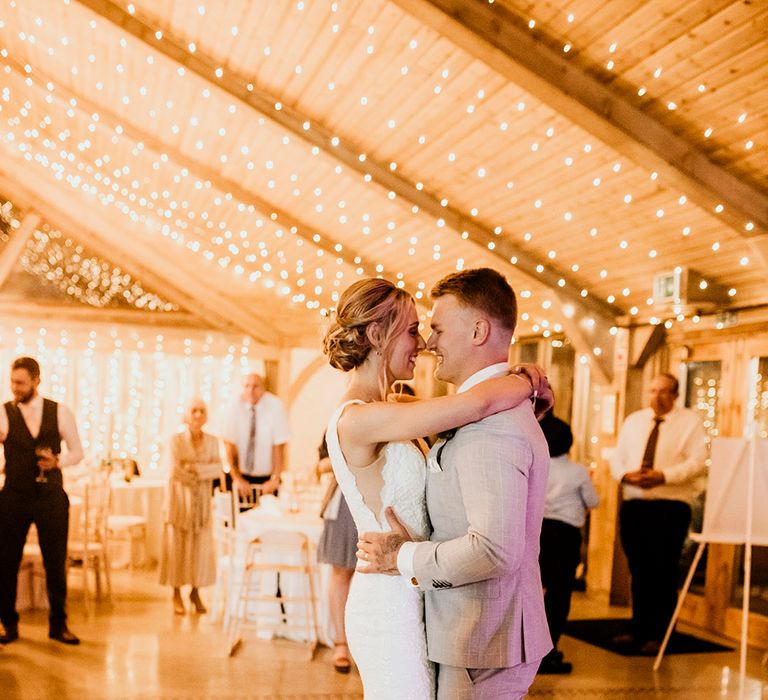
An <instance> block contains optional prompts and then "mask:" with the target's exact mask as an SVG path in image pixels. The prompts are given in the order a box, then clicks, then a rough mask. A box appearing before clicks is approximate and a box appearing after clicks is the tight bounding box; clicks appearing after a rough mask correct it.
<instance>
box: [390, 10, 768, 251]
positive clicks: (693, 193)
mask: <svg viewBox="0 0 768 700" xmlns="http://www.w3.org/2000/svg"><path fill="white" fill-rule="evenodd" d="M392 1H393V2H395V3H396V4H397V5H398V6H399V7H400V8H401V9H402V10H403V11H405V12H407V13H408V14H410V15H412V16H413V17H415V18H416V19H418V20H419V21H420V22H422V23H423V24H425V25H426V26H428V27H431V28H432V29H433V30H434V31H436V32H438V33H439V34H441V35H442V36H444V37H446V38H448V39H449V40H450V41H451V42H453V43H454V44H456V45H457V46H459V47H461V48H462V49H464V50H465V51H467V52H468V53H469V54H470V55H472V56H474V57H475V58H477V59H478V60H480V61H483V62H484V63H485V64H486V65H488V66H489V67H490V68H492V69H493V70H495V71H497V72H498V73H499V74H501V75H503V76H504V77H505V78H507V79H508V80H511V81H512V82H514V83H515V84H516V85H519V86H521V87H523V88H524V89H525V90H526V91H527V92H529V93H531V94H532V95H533V96H534V97H536V98H537V99H539V100H541V101H542V102H543V103H544V104H546V105H548V106H549V107H551V108H552V109H554V110H555V111H557V112H558V113H559V114H562V115H563V116H564V117H566V118H567V119H569V120H570V121H572V122H573V123H574V124H576V125H578V126H579V127H581V128H582V129H584V130H585V131H587V132H589V133H591V134H593V135H594V136H596V137H597V138H599V139H600V140H601V141H603V143H605V144H606V145H608V146H610V147H611V148H614V149H615V150H616V151H618V152H619V153H621V154H622V155H624V156H626V157H628V158H630V159H631V160H632V161H633V162H635V163H637V164H638V165H640V166H641V167H645V168H647V169H648V170H655V171H657V172H658V173H659V174H660V175H661V176H662V179H663V181H664V184H665V186H672V187H675V188H677V189H679V190H680V191H682V192H684V193H685V194H686V195H687V196H688V197H689V198H690V199H691V201H693V202H695V203H696V204H698V205H699V206H701V207H702V208H703V209H704V210H705V211H708V212H712V215H713V216H716V217H717V218H718V219H719V220H721V221H722V222H723V223H724V224H727V225H728V226H730V227H731V228H733V230H734V231H736V232H737V233H739V235H741V236H744V237H747V238H748V237H750V236H754V235H759V234H764V233H766V232H768V193H766V192H765V191H762V190H760V189H758V188H757V187H754V186H752V185H751V184H749V183H747V182H745V181H744V180H741V179H739V178H738V177H737V176H736V175H733V174H732V173H730V172H729V171H728V170H726V169H725V168H723V167H722V166H719V165H717V164H716V163H714V162H713V161H712V160H710V159H709V158H708V157H707V155H706V154H705V153H704V152H703V151H701V150H699V149H698V148H697V147H696V146H695V145H694V144H692V143H690V142H689V141H688V140H686V139H685V138H684V137H682V136H680V135H678V134H677V133H675V131H674V130H673V129H672V128H670V127H668V126H666V125H664V124H662V123H661V122H659V121H658V120H656V119H654V118H653V117H651V116H649V115H648V114H646V113H645V112H644V111H643V110H642V109H641V108H639V107H637V106H635V104H634V103H633V102H632V101H630V100H629V99H627V97H625V96H624V95H622V94H620V93H619V92H618V91H617V90H615V89H612V88H611V87H610V86H608V85H606V84H604V83H603V82H601V81H600V80H598V79H597V78H595V77H593V76H592V75H590V74H588V73H587V72H586V71H585V70H584V69H583V68H581V67H579V66H577V65H575V63H574V61H573V59H569V58H567V57H566V56H565V55H564V54H563V53H562V52H561V51H556V50H554V49H553V48H550V46H548V45H547V44H546V43H545V42H544V41H542V38H541V36H540V32H538V31H537V32H536V33H534V32H533V31H531V30H530V29H528V27H527V26H525V24H524V22H523V21H522V20H521V18H519V17H518V16H516V15H515V14H513V13H512V12H511V11H510V10H509V9H507V8H506V7H504V6H503V3H494V4H489V3H486V2H478V1H473V2H467V1H466V0H392ZM552 45H554V42H552ZM718 205H722V207H723V210H722V212H721V213H719V214H717V213H716V210H715V208H716V207H717V206H718ZM750 223H751V226H749V224H750Z"/></svg>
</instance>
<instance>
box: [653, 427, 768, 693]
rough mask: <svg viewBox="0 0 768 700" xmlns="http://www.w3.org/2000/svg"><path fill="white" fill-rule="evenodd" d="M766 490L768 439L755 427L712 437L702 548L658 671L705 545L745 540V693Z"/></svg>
mask: <svg viewBox="0 0 768 700" xmlns="http://www.w3.org/2000/svg"><path fill="white" fill-rule="evenodd" d="M766 492H768V440H758V439H757V434H756V431H755V430H754V429H753V430H752V436H751V437H750V438H749V439H746V438H715V439H714V440H713V441H712V459H711V465H710V467H709V479H708V484H707V498H706V501H705V503H704V524H703V527H702V529H701V532H700V533H692V534H691V539H692V540H694V542H698V544H699V546H698V547H697V548H696V554H695V555H694V557H693V562H692V563H691V568H690V569H689V570H688V575H687V576H686V578H685V583H684V584H683V588H682V590H681V591H680V595H679V597H678V599H677V606H676V607H675V612H674V613H673V615H672V619H671V620H670V621H669V626H668V627H667V633H666V634H665V635H664V640H663V641H662V643H661V647H660V648H659V653H658V654H657V656H656V661H655V662H654V664H653V670H654V671H658V670H659V666H660V665H661V660H662V658H663V656H664V652H665V650H666V648H667V644H668V643H669V638H670V637H671V636H672V630H673V629H674V628H675V623H676V622H677V619H678V617H679V616H680V611H681V610H682V607H683V601H684V600H685V596H686V595H687V594H688V589H689V588H690V586H691V581H692V580H693V574H694V572H695V571H696V567H697V566H698V564H699V561H700V560H701V556H702V554H704V548H705V547H706V546H707V544H709V543H711V542H713V543H717V544H741V545H744V596H743V598H744V601H743V604H742V609H741V647H740V652H741V654H740V661H739V692H740V693H742V692H743V689H744V679H745V677H746V664H747V631H748V629H749V591H750V579H751V573H752V546H753V545H758V546H761V547H764V546H768V509H765V508H758V509H757V510H756V509H755V494H756V493H761V494H764V493H766Z"/></svg>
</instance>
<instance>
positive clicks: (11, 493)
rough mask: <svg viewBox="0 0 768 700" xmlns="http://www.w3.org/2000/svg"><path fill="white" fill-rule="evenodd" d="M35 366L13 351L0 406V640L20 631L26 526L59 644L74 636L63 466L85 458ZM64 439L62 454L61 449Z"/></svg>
mask: <svg viewBox="0 0 768 700" xmlns="http://www.w3.org/2000/svg"><path fill="white" fill-rule="evenodd" d="M39 385H40V365H39V364H38V363H37V361H36V360H34V359H33V358H31V357H19V358H17V359H16V360H14V362H13V364H12V365H11V392H12V393H13V397H14V400H13V401H8V402H7V403H6V404H5V406H4V407H3V410H0V442H2V443H3V448H4V451H5V484H4V486H3V490H2V491H0V621H1V622H2V623H3V628H4V631H3V634H2V636H0V643H2V644H9V643H10V642H13V641H15V640H16V639H18V637H19V614H18V613H17V612H16V584H17V581H18V575H19V565H20V564H21V558H22V554H23V551H24V542H25V541H26V539H27V533H28V531H29V526H30V525H31V524H32V523H35V526H36V527H37V535H38V540H39V542H40V550H41V552H42V555H43V566H44V567H45V577H46V584H47V587H48V600H49V602H50V606H51V610H50V616H49V628H48V636H49V637H50V638H51V639H55V640H56V641H59V642H62V643H64V644H79V643H80V640H79V639H78V638H77V637H76V636H75V635H74V634H72V632H70V631H69V629H68V628H67V613H66V609H65V607H66V599H67V574H66V561H67V534H68V529H69V499H68V498H67V494H66V493H65V492H64V488H63V486H62V477H61V467H62V466H67V465H70V464H76V463H77V462H79V461H80V460H81V459H82V458H83V448H82V446H81V445H80V437H79V436H78V434H77V425H76V423H75V417H74V415H73V414H72V412H71V411H70V410H69V409H68V408H67V407H66V406H63V405H61V404H58V403H56V402H55V401H51V400H50V399H44V398H43V397H42V396H40V395H39V394H38V393H37V388H38V386H39ZM62 439H63V440H64V442H66V444H67V453H66V454H65V455H61V442H62Z"/></svg>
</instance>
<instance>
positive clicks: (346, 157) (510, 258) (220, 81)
mask: <svg viewBox="0 0 768 700" xmlns="http://www.w3.org/2000/svg"><path fill="white" fill-rule="evenodd" d="M78 2H79V3H80V4H81V5H83V6H84V7H87V8H88V9H90V10H91V11H93V12H94V13H96V14H97V15H98V16H100V17H102V18H103V19H105V20H107V21H109V22H111V23H112V24H114V25H115V26H117V27H119V28H120V29H122V30H123V31H124V32H126V33H127V34H129V35H131V36H133V37H135V38H136V39H138V40H140V41H142V42H144V43H145V44H147V45H148V46H151V47H152V48H154V49H155V50H156V51H158V52H159V53H161V54H163V55H164V56H166V57H167V58H169V59H171V60H172V61H175V62H176V63H178V64H180V65H182V66H184V68H185V69H186V70H189V71H191V72H193V73H195V74H196V75H198V76H199V77H201V78H203V79H204V80H206V81H208V82H209V83H210V84H211V85H212V86H215V87H216V88H218V89H220V90H222V91H224V92H226V93H227V94H229V95H230V96H232V97H234V98H235V99H237V100H239V101H240V102H242V103H243V104H246V105H248V106H249V107H251V108H252V109H254V110H256V111H257V112H259V113H261V114H263V115H264V116H266V117H268V118H269V119H270V120H272V121H273V122H275V123H276V124H279V125H280V126H282V127H283V128H285V129H287V130H288V131H289V132H290V133H292V134H294V135H295V136H298V137H300V138H302V139H303V140H305V141H306V142H308V143H311V144H312V145H314V146H317V147H318V148H320V149H321V150H323V151H324V152H326V153H327V154H328V155H330V156H331V157H332V158H334V159H335V160H337V161H340V162H342V163H344V164H345V165H346V166H347V167H349V168H350V169H352V170H354V171H356V172H359V173H361V174H362V175H364V176H369V177H370V179H371V180H372V181H374V182H376V183H377V184H378V185H380V186H381V187H384V188H386V189H387V190H388V191H391V192H394V193H395V194H396V195H397V197H398V198H400V199H401V200H402V201H405V202H407V204H408V206H409V207H411V206H413V205H416V206H417V207H418V208H419V209H420V210H421V211H423V212H425V213H427V214H430V215H431V216H434V217H435V218H436V219H440V220H442V221H443V222H444V223H445V226H446V227H447V228H449V229H451V230H453V231H455V232H456V233H457V234H460V235H461V236H462V237H463V238H465V239H466V240H468V241H470V242H471V243H473V244H474V245H476V246H479V247H481V248H482V249H483V250H484V251H486V252H488V251H491V253H492V254H493V255H495V256H496V257H497V258H498V259H499V260H501V261H503V264H504V267H508V266H509V265H514V267H515V269H516V270H517V271H518V272H520V273H522V274H524V275H525V276H527V277H528V278H530V279H531V280H533V281H534V282H536V283H539V284H543V285H546V286H549V287H551V288H553V289H557V290H558V294H559V295H561V296H564V297H566V298H568V299H569V301H570V302H571V303H573V304H574V305H576V306H577V307H579V308H580V309H582V310H583V312H584V313H585V314H587V315H590V316H601V317H602V318H603V319H604V320H605V321H606V322H610V323H613V321H614V320H615V318H616V317H617V316H619V315H621V314H623V313H624V311H623V310H622V309H620V308H619V307H617V306H614V305H612V304H608V303H607V302H605V301H602V300H601V299H598V298H596V297H591V296H589V295H588V294H583V293H582V291H583V290H582V286H581V285H580V284H577V283H576V282H575V281H573V280H571V279H570V275H569V274H568V273H565V272H564V271H559V270H557V269H556V268H554V267H552V266H551V265H550V264H549V261H547V260H544V259H539V258H538V257H536V256H535V255H533V254H531V253H530V252H528V251H526V250H524V249H522V248H520V247H519V246H517V245H516V244H514V243H513V242H512V241H510V240H509V239H507V238H505V237H503V236H498V235H496V234H495V233H494V232H493V231H492V230H491V229H489V228H487V227H485V226H483V225H482V224H479V223H477V222H476V221H474V220H473V219H472V218H471V217H469V216H466V215H465V214H464V213H463V212H462V211H460V210H458V209H455V208H453V207H450V206H445V207H444V206H443V205H442V204H441V198H440V197H438V196H437V195H435V194H433V193H431V192H428V191H427V190H426V189H417V187H416V185H415V184H413V183H411V182H410V181H409V180H407V179H406V178H404V177H403V176H401V175H399V174H397V173H396V172H394V171H392V170H391V169H390V168H389V166H388V165H386V164H384V163H380V162H377V161H376V160H375V159H373V158H370V157H368V156H367V154H364V153H361V152H360V149H359V148H357V147H355V145H354V144H353V143H352V142H351V140H347V139H345V138H341V137H339V136H337V135H336V134H334V133H333V132H332V131H331V130H330V129H328V128H327V127H325V126H324V125H322V124H319V123H317V122H316V121H313V120H312V119H311V118H309V117H308V116H307V115H305V114H302V113H301V112H299V111H298V110H296V109H294V108H292V107H289V106H287V105H284V104H282V103H281V102H280V98H279V97H278V96H273V95H269V94H267V93H266V92H265V91H264V90H263V89H261V88H258V89H257V88H256V87H255V86H254V85H253V84H252V83H251V82H249V80H248V79H247V78H245V77H243V76H241V75H238V74H236V73H234V72H232V71H230V70H228V69H226V68H223V67H222V66H220V65H219V64H218V63H217V62H216V61H215V60H214V59H213V58H211V57H210V56H207V55H205V54H204V53H203V52H202V51H201V50H200V49H197V50H196V51H195V53H190V52H189V50H188V48H187V47H188V42H185V41H183V40H182V39H181V38H179V37H176V36H174V35H173V34H172V33H171V32H169V31H167V29H168V28H167V27H164V28H162V29H161V28H158V27H154V26H151V25H150V24H149V23H148V22H147V21H145V20H144V19H142V18H141V17H139V16H138V13H135V14H131V13H129V12H128V11H126V10H125V9H123V8H122V7H120V6H119V5H117V4H116V3H114V2H111V1H110V0H78ZM217 71H221V75H217ZM306 127H308V128H306ZM561 281H562V283H563V284H564V286H562V287H561V286H560V285H561Z"/></svg>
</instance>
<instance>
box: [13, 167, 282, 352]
mask: <svg viewBox="0 0 768 700" xmlns="http://www.w3.org/2000/svg"><path fill="white" fill-rule="evenodd" d="M0 192H2V193H3V194H4V195H5V196H6V197H8V198H9V199H10V200H11V201H12V202H16V203H18V204H19V206H27V207H34V209H35V210H36V211H38V212H40V215H41V216H42V218H43V219H45V220H46V221H48V222H49V224H50V225H51V226H53V227H55V228H59V229H60V230H61V231H62V232H63V233H65V235H67V236H69V237H71V238H72V239H73V240H76V241H78V242H80V243H82V244H83V245H86V246H88V247H89V248H91V249H92V250H93V252H94V253H95V254H96V255H99V256H101V257H103V258H106V259H107V260H109V261H111V262H113V264H116V263H117V262H118V261H119V265H120V266H121V267H124V268H125V269H127V270H128V271H129V272H130V273H131V274H133V275H135V276H136V277H137V278H139V279H141V280H143V281H144V282H145V283H146V284H147V285H148V286H150V287H151V288H153V290H154V291H155V292H157V293H158V294H160V295H162V296H165V297H166V298H167V299H168V300H169V301H172V302H173V303H175V304H178V305H179V306H181V307H182V308H184V309H187V310H189V311H190V312H192V313H194V314H195V315H196V316H198V317H199V318H200V319H201V320H202V321H203V322H204V323H207V324H208V325H209V326H212V327H213V328H218V329H220V330H224V331H227V332H230V333H232V332H237V333H245V334H246V335H248V336H251V337H252V338H254V339H255V340H257V341H260V342H262V343H265V344H266V345H271V346H280V345H281V344H282V341H283V338H281V337H280V336H279V335H278V334H277V332H276V331H275V329H274V327H273V326H272V325H271V324H269V323H267V322H265V321H264V320H263V319H261V318H259V317H257V316H254V315H253V314H251V313H250V312H249V311H247V310H245V309H243V308H241V307H240V306H238V304H236V303H234V302H233V301H232V300H231V299H228V298H226V297H225V296H223V295H221V294H219V293H218V292H216V291H214V290H213V289H212V288H211V287H210V286H208V285H206V284H205V283H204V281H203V280H201V279H200V278H199V277H198V276H195V275H193V274H191V273H189V272H187V271H186V270H183V269H182V268H181V267H180V266H178V265H175V264H174V263H173V262H172V261H170V260H168V259H166V258H164V257H162V256H161V255H160V254H159V253H158V250H157V249H156V248H152V247H151V246H149V245H148V244H146V243H144V242H143V241H142V240H141V239H140V238H139V236H137V235H136V234H135V232H133V231H132V230H131V229H130V228H128V227H125V226H120V225H119V224H116V223H115V221H113V220H110V219H107V218H106V217H103V216H102V215H101V214H100V212H99V210H100V209H101V208H102V207H101V205H99V204H98V203H96V202H95V201H94V203H93V204H92V205H91V206H81V207H77V213H76V214H74V213H72V212H73V201H72V195H71V194H69V193H67V192H65V191H63V190H62V189H61V188H60V187H59V186H56V185H53V184H48V183H47V182H46V181H45V179H43V178H41V177H39V176H38V175H37V174H36V173H34V172H32V171H31V170H30V169H29V168H28V167H18V166H17V164H15V163H12V164H11V165H10V167H9V165H8V163H5V162H0ZM116 230H119V235H114V232H115V231H116ZM171 273H172V275H173V281H171V279H170V277H171Z"/></svg>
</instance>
